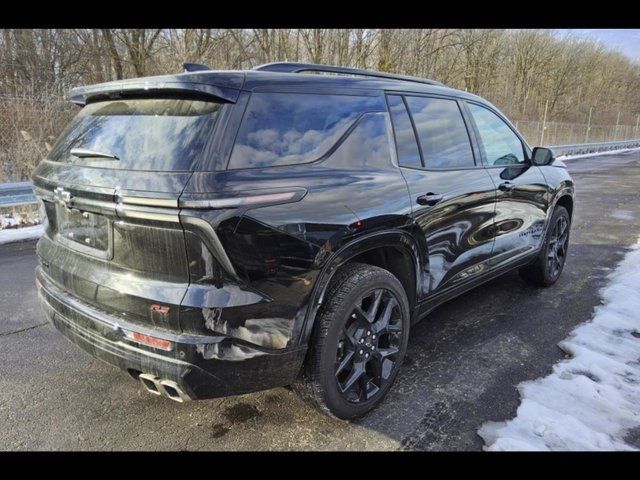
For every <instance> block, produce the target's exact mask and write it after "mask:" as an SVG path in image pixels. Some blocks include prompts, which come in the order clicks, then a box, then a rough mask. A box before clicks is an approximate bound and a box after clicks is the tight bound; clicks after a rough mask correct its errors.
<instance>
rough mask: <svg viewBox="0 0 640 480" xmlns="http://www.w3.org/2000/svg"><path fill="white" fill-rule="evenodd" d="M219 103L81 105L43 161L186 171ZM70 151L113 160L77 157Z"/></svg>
mask: <svg viewBox="0 0 640 480" xmlns="http://www.w3.org/2000/svg"><path fill="white" fill-rule="evenodd" d="M220 107H221V104H219V103H214V102H209V101H202V100H189V99H176V98H145V99H124V100H108V101H104V102H96V103H90V104H89V105H87V106H85V107H84V108H83V109H82V110H81V111H80V112H79V113H78V115H76V117H75V118H74V119H73V120H72V121H71V123H70V124H69V125H68V126H67V128H66V129H65V131H64V133H63V134H62V136H61V137H60V138H59V139H58V142H57V143H56V145H55V146H54V147H53V149H52V150H51V152H49V155H48V156H47V158H48V159H49V160H53V161H56V162H69V161H70V162H73V163H79V164H83V165H84V164H86V165H99V166H109V167H110V168H120V169H129V170H161V171H190V170H193V168H194V167H195V164H196V162H197V161H198V159H199V156H200V154H201V153H202V151H203V148H204V146H205V144H206V142H207V139H208V138H209V136H210V134H211V130H212V128H213V125H214V123H215V120H216V116H217V113H218V110H219V109H220ZM72 149H84V150H90V151H95V152H100V153H104V154H108V155H113V156H115V157H117V158H118V160H105V159H104V158H100V157H87V156H85V157H83V158H78V157H76V156H74V155H72V154H71V150H72Z"/></svg>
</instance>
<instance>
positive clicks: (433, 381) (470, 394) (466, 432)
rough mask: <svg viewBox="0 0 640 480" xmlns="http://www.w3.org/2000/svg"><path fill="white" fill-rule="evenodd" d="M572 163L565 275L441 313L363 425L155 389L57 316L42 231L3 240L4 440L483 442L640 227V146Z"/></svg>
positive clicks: (489, 290)
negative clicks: (43, 272) (46, 302)
mask: <svg viewBox="0 0 640 480" xmlns="http://www.w3.org/2000/svg"><path fill="white" fill-rule="evenodd" d="M567 164H568V165H569V169H570V171H571V173H572V175H573V178H574V180H575V181H576V192H577V193H576V208H575V214H574V221H573V227H572V233H571V245H570V248H569V258H568V260H567V264H566V266H565V269H564V272H563V274H562V277H561V278H560V280H559V281H558V283H557V284H556V285H555V286H553V287H551V288H548V289H537V288H533V287H531V286H529V285H527V284H526V283H524V282H523V281H522V280H521V279H520V278H519V276H518V275H517V273H509V274H506V275H504V276H502V277H500V278H498V279H496V280H494V281H492V282H490V283H487V284H485V285H484V286H482V287H479V288H477V289H476V290H473V291H471V292H469V293H467V294H465V295H464V296H462V297H460V298H458V299H456V300H453V301H451V302H449V303H448V304H445V305H443V306H441V307H440V308H438V309H437V310H435V311H434V312H432V313H431V314H430V315H429V316H428V318H426V319H425V320H423V321H422V322H421V323H419V324H418V325H416V326H415V327H413V329H412V332H411V339H410V342H409V350H408V354H407V358H406V361H405V365H404V367H403V369H402V371H401V372H400V374H399V376H398V379H397V380H396V384H395V386H394V388H393V389H392V391H391V393H390V394H389V395H388V397H387V399H386V400H385V401H384V402H383V403H382V405H381V406H380V407H379V408H377V409H376V410H375V411H374V412H372V413H371V414H369V415H368V416H367V417H365V418H363V419H361V420H359V421H357V422H353V423H348V422H343V421H338V420H334V419H330V418H328V417H326V416H324V415H322V414H321V413H319V412H317V411H316V410H314V409H313V408H311V407H309V406H307V405H306V404H305V403H304V402H303V401H302V400H300V399H299V398H298V397H297V396H296V395H295V394H294V393H293V392H291V391H290V390H288V389H285V388H277V389H273V390H269V391H265V392H260V393H255V394H249V395H243V396H238V397H229V398H224V399H215V400H207V401H197V402H189V403H186V404H178V403H175V402H172V401H170V400H167V399H164V398H160V397H156V396H152V395H150V394H148V393H147V392H145V391H143V389H142V388H141V386H140V385H139V384H138V382H136V381H134V380H133V379H131V378H130V377H129V376H128V375H127V374H126V373H124V372H122V371H120V370H118V369H116V368H115V367H111V366H109V365H107V364H104V363H102V362H100V361H99V360H96V359H94V358H93V357H91V356H89V355H88V354H86V353H84V352H83V351H82V350H80V349H79V348H78V347H76V346H74V345H73V344H71V343H70V342H68V341H67V340H66V339H65V338H64V337H62V336H61V335H60V334H59V333H57V332H56V331H55V330H54V328H53V327H51V326H50V325H49V324H47V323H46V322H45V320H44V317H43V315H42V314H41V312H40V310H39V307H38V305H37V293H36V288H35V283H34V268H35V265H36V256H35V242H33V241H29V242H21V243H13V244H8V245H0V450H45V449H46V450H50V449H53V450H397V449H408V450H480V449H481V448H482V445H483V443H482V440H481V438H480V437H478V435H477V434H476V431H477V429H478V427H479V426H480V425H481V424H482V423H483V422H485V421H488V420H505V419H509V418H512V417H513V416H514V415H515V412H516V409H517V407H518V404H519V396H518V392H517V390H516V385H517V384H518V383H520V382H522V381H525V380H531V379H535V378H537V377H540V376H544V375H546V374H548V373H549V372H550V371H551V367H552V365H553V364H554V363H556V362H557V361H558V360H560V359H561V358H562V355H563V353H562V351H561V350H560V349H559V348H558V346H557V344H558V342H559V341H561V340H562V339H564V338H565V337H566V336H567V335H568V333H569V332H570V331H571V330H572V329H573V328H574V327H575V326H576V325H577V324H579V323H581V322H584V321H586V320H588V319H589V318H590V317H591V314H592V311H593V307H594V306H596V305H598V304H599V302H600V297H599V294H598V291H599V289H600V288H601V287H602V286H603V285H604V284H605V283H606V275H607V273H609V272H610V271H611V269H613V268H615V266H616V264H617V262H618V261H619V260H620V259H621V257H622V255H623V254H624V252H625V250H626V249H627V248H628V246H629V245H632V244H635V243H636V242H637V240H638V236H639V235H640V201H639V200H640V152H638V151H634V152H630V153H624V154H611V155H600V156H594V157H590V158H579V159H575V160H570V161H567ZM633 436H634V438H632V439H630V440H631V441H632V442H633V443H634V444H636V446H638V447H640V435H635V434H634V435H633ZM635 437H637V438H635Z"/></svg>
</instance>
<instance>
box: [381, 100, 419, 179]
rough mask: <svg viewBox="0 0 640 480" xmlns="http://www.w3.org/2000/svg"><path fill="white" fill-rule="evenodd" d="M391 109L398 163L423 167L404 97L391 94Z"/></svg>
mask: <svg viewBox="0 0 640 480" xmlns="http://www.w3.org/2000/svg"><path fill="white" fill-rule="evenodd" d="M389 111H390V112H391V120H392V122H393V131H394V133H395V136H396V149H397V152H398V163H399V164H400V165H402V166H404V167H421V166H422V161H421V160H420V151H419V150H418V143H417V142H416V135H415V132H414V131H413V126H412V125H411V119H410V118H409V114H408V113H407V109H406V107H405V104H404V101H403V100H402V97H400V96H398V95H389Z"/></svg>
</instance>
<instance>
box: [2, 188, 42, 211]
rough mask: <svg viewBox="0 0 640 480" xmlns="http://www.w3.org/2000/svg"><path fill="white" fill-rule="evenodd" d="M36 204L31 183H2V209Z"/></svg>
mask: <svg viewBox="0 0 640 480" xmlns="http://www.w3.org/2000/svg"><path fill="white" fill-rule="evenodd" d="M31 203H36V196H35V195H34V193H33V188H31V182H17V183H0V207H16V206H19V205H28V204H31Z"/></svg>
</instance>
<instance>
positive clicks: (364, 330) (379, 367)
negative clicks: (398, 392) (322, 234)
mask: <svg viewBox="0 0 640 480" xmlns="http://www.w3.org/2000/svg"><path fill="white" fill-rule="evenodd" d="M378 298H379V300H378V301H377V303H376V300H377V299H378ZM358 308H359V309H358ZM387 313H388V315H387ZM385 318H386V319H387V324H386V326H385V321H384V320H385ZM409 318H410V315H409V301H408V300H407V295H406V293H405V291H404V288H403V287H402V284H401V283H400V282H399V281H398V279H397V278H396V277H395V276H394V275H392V274H391V273H390V272H388V271H387V270H384V269H382V268H378V267H374V266H371V265H365V264H360V263H352V264H347V265H346V266H344V267H343V268H341V269H340V271H338V272H337V273H336V275H335V277H334V279H333V280H332V281H331V284H330V286H329V289H328V291H327V294H326V297H325V303H324V306H323V307H322V309H321V312H320V313H319V315H318V318H317V319H316V322H317V324H316V326H315V331H314V335H313V338H312V342H311V345H310V352H309V355H308V357H307V362H306V365H305V367H304V369H303V372H302V374H301V376H300V378H299V379H298V380H297V381H296V383H294V385H293V387H294V390H295V391H296V392H297V393H298V394H299V395H300V396H301V397H303V398H304V399H305V400H307V401H308V402H310V403H312V404H313V405H315V406H316V407H318V408H319V409H320V410H322V411H323V412H324V413H327V414H329V415H331V416H334V417H337V418H341V419H344V420H351V419H354V418H357V417H360V416H362V415H364V414H365V413H367V412H369V411H370V410H371V409H373V408H374V407H375V406H376V405H378V404H379V403H380V401H382V399H383V398H384V397H385V395H386V394H387V392H388V391H389V389H390V388H391V385H392V384H393V382H394V380H395V377H396V375H397V373H398V370H399V368H400V365H402V360H403V358H404V355H405V352H406V350H407V341H408V338H409ZM372 320H373V321H372ZM367 325H370V327H368V326H367ZM383 326H384V328H383ZM376 332H378V334H377V335H376ZM361 341H362V342H361ZM391 352H395V353H391ZM350 355H351V356H350ZM354 378H355V380H354ZM352 380H353V382H352ZM351 382H352V383H351ZM349 385H351V386H350V387H349V388H346V387H348V386H349Z"/></svg>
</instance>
